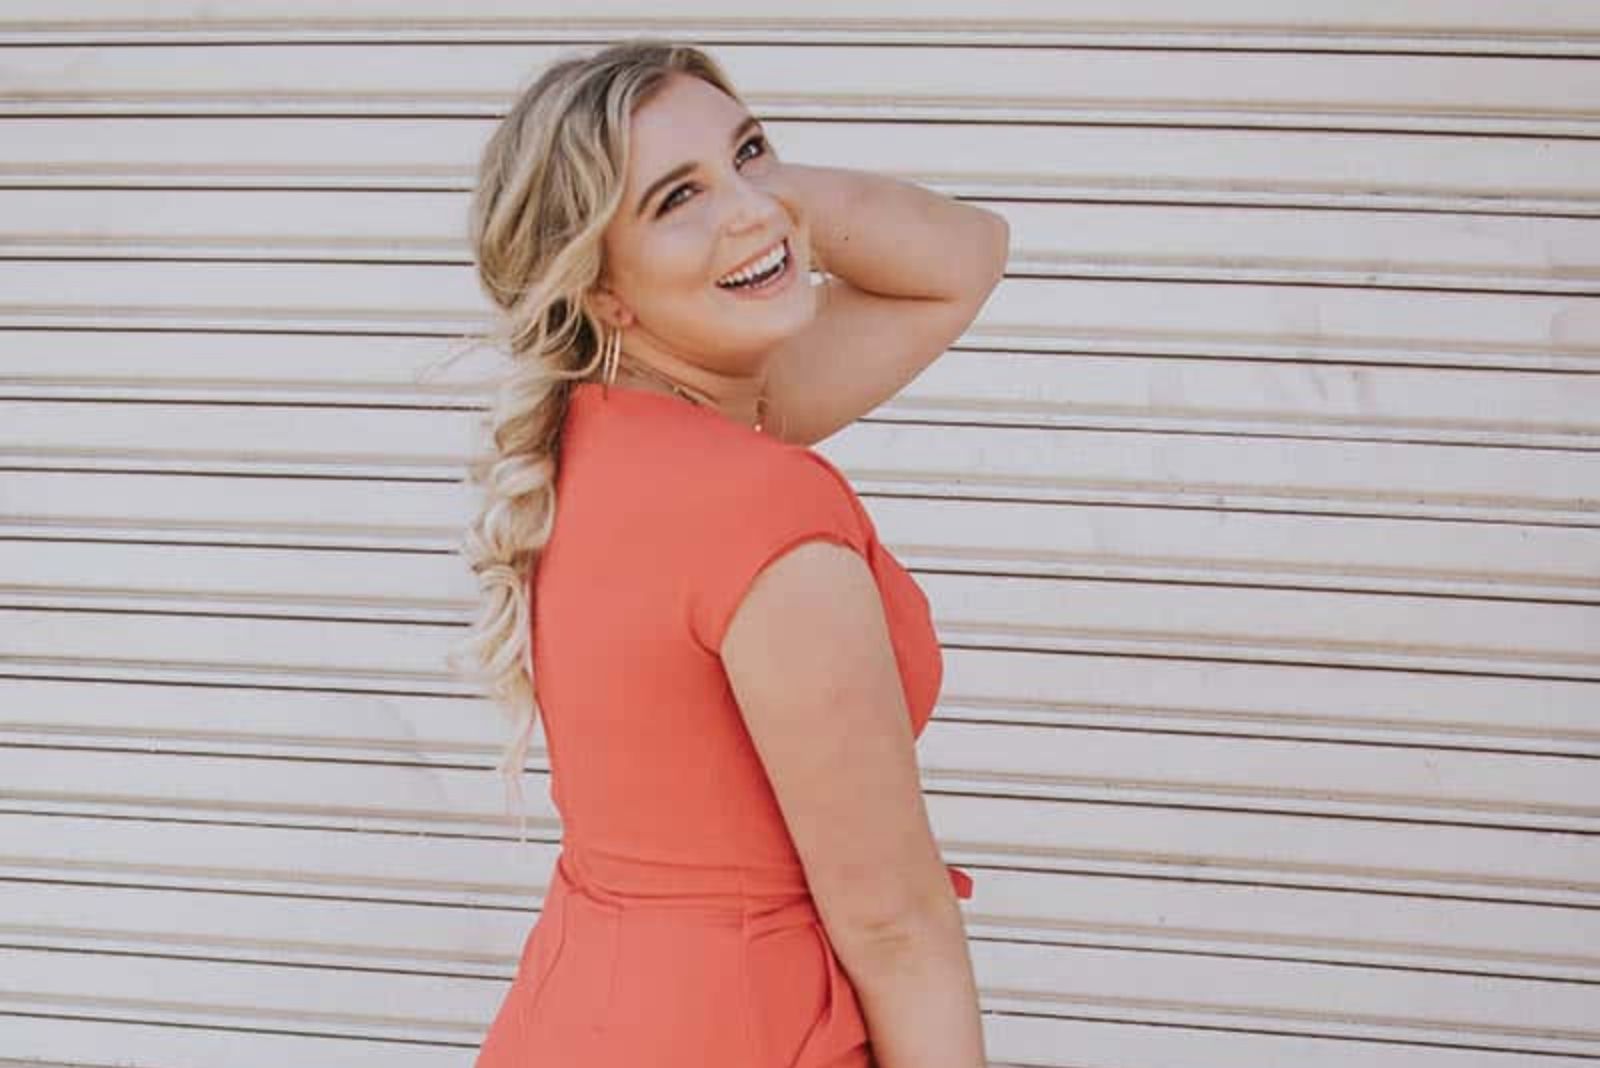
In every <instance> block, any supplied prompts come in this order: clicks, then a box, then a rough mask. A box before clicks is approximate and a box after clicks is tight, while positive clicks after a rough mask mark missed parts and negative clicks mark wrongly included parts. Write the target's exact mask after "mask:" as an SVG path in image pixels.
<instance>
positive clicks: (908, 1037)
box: [835, 897, 988, 1068]
mask: <svg viewBox="0 0 1600 1068" xmlns="http://www.w3.org/2000/svg"><path fill="white" fill-rule="evenodd" d="M835 949H836V951H837V952H838V955H839V962H840V964H841V965H842V966H843V967H844V969H845V971H846V972H847V973H848V974H849V976H850V980H851V984H852V985H853V986H854V987H855V991H856V999H857V1001H858V1002H859V1003H860V1005H861V1011H862V1014H863V1016H865V1018H866V1021H867V1034H868V1036H869V1037H870V1039H871V1042H872V1054H873V1058H874V1060H875V1062H876V1064H877V1068H985V1065H986V1064H987V1063H988V1062H987V1060H986V1058H985V1053H984V1048H983V1027H982V1021H981V1016H980V1013H979V1009H978V985H977V980H976V978H975V976H974V975H973V970H972V958H971V955H970V954H969V952H968V949H967V934H966V927H965V924H964V921H963V920H962V916H961V909H960V906H959V905H957V904H956V901H955V898H954V897H951V898H949V899H948V900H947V901H940V902H939V903H938V904H937V905H935V906H932V907H930V909H929V910H928V914H927V915H926V916H924V917H922V918H921V919H919V920H916V921H914V922H909V923H907V924H905V925H903V926H902V927H900V928H899V929H898V930H897V931H896V933H895V935H894V936H892V937H880V938H877V939H872V940H868V939H864V938H863V939H859V940H850V939H849V938H846V939H844V940H835Z"/></svg>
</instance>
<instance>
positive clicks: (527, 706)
mask: <svg viewBox="0 0 1600 1068" xmlns="http://www.w3.org/2000/svg"><path fill="white" fill-rule="evenodd" d="M471 239H472V243H473V251H474V258H475V261H476V265H477V268H478V272H479V278H480V281H481V283H482V285H483V287H484V289H485V291H486V292H487V293H488V294H489V295H490V297H491V298H492V300H493V301H494V302H495V303H496V305H497V306H498V308H499V310H500V311H502V312H503V313H504V315H503V317H502V318H503V324H504V335H503V336H504V338H505V340H506V342H507V346H508V348H509V351H510V354H511V357H512V359H511V369H510V371H509V374H508V377H507V379H506V381H505V382H504V384H503V386H502V388H501V391H500V393H499V395H498V396H497V398H496V401H495V405H494V408H493V411H492V414H491V423H492V438H493V454H492V455H491V456H488V457H486V458H485V459H484V460H483V461H482V462H481V463H480V464H478V465H477V466H476V467H475V470H474V477H475V479H476V480H477V481H478V482H479V483H480V484H481V486H482V488H483V492H484V502H483V510H482V512H481V514H480V515H479V516H478V517H477V519H476V521H475V522H474V523H473V525H472V527H471V529H470V530H469V532H468V536H467V539H466V553H467V556H468V558H469V561H470V562H471V564H472V567H473V569H474V571H476V572H477V574H478V576H479V579H480V582H481V585H482V588H483V594H484V599H483V605H482V611H481V614H480V615H479V617H478V618H477V620H476V622H475V624H474V626H473V629H472V632H471V634H470V636H469V642H468V644H467V646H466V648H467V650H469V651H470V657H471V663H472V664H473V666H474V667H475V668H477V669H478V673H479V674H480V676H481V677H483V678H484V679H485V680H486V682H487V688H488V690H489V692H490V693H491V694H492V695H493V696H494V697H496V698H498V699H499V700H500V701H501V702H503V703H504V705H505V707H506V708H507V709H508V710H509V711H510V712H511V714H512V715H513V716H514V717H516V719H517V727H518V728H519V729H518V732H517V736H516V738H515V739H514V740H513V742H512V743H511V745H510V747H509V748H508V750H507V754H506V759H505V761H504V762H503V764H502V770H503V771H504V772H506V773H507V774H509V775H511V776H513V777H514V776H516V775H517V774H518V773H520V772H521V770H522V767H523V759H524V754H525V752H526V747H527V744H528V739H529V732H530V731H531V729H532V727H533V724H534V717H535V716H538V717H539V722H540V723H541V724H542V726H543V731H544V735H545V740H546V742H547V748H548V752H549V758H550V767H551V797H552V800H553V802H554V804H555V806H556V809H557V812H558V814H559V816H560V822H561V826H562V831H563V834H562V839H561V853H560V855H559V858H558V861H557V863H556V866H555V869H554V872H553V874H552V877H551V881H550V886H549V888H548V890H547V892H546V894H545V898H544V905H543V908H542V910H541V912H540V915H539V918H538V921H537V922H536V923H535V924H534V925H533V927H532V929H531V931H530V932H529V934H528V936H527V940H526V942H525V943H524V945H523V948H522V953H521V959H520V962H519V965H518V968H517V972H516V976H515V979H514V980H513V982H512V984H511V986H510V989H509V990H508V991H507V993H506V995H505V999H504V1001H503V1003H502V1004H501V1007H500V1010H499V1012H498V1014H497V1016H496V1017H495V1019H494V1022H493V1024H492V1026H491V1028H490V1030H489V1032H488V1035H487V1036H486V1037H485V1039H484V1041H483V1044H482V1047H481V1049H480V1050H479V1053H478V1057H477V1066H478V1068H511V1066H513V1065H517V1066H530V1065H538V1066H541V1068H554V1066H562V1068H567V1066H573V1068H576V1066H583V1068H680V1066H681V1068H822V1066H825V1065H826V1066H833V1068H843V1066H855V1068H864V1066H869V1065H874V1064H875V1065H877V1066H879V1068H980V1066H981V1065H983V1064H984V1051H983V1041H982V1032H981V1029H980V1017H979V1011H978V997H977V988H976V983H975V981H974V977H973V969H972V963H971V960H970V957H969V955H968V950H967V941H966V937H965V931H964V927H963V921H962V916H961V911H960V908H959V904H958V901H957V898H958V896H962V897H964V896H968V895H969V894H970V888H971V885H972V883H971V878H970V876H969V875H968V874H967V873H966V872H963V871H961V870H960V869H957V868H949V867H947V866H946V865H945V864H944V862H943V860H942V858H941V857H940V855H939V852H938V849H937V846H936V844H935V840H934V836H933V833H932V831H931V828H930V825H929V822H928V816H927V811H926V809H925V807H924V802H923V797H922V793H921V790H920V786H919V777H918V772H917V763H916V755H915V749H914V745H915V741H916V738H917V736H918V735H919V734H920V733H921V731H922V729H923V727H924V726H925V725H926V724H927V721H928V718H929V717H930V716H931V715H932V712H933V706H934V701H935V698H936V696H937V694H938V690H939V686H940V681H941V678H942V672H943V662H942V660H941V659H940V652H939V644H938V639H937V635H936V634H935V632H934V628H933V623H932V620H931V617H930V614H929V606H928V601H927V598H926V597H925V596H924V595H923V592H922V590H921V589H920V588H919V587H918V586H917V584H916V582H915V581H914V580H913V579H912V577H911V575H910V574H909V573H908V572H907V571H906V570H905V569H904V568H903V567H901V565H900V564H899V563H898V562H897V561H896V560H895V558H894V557H893V556H892V555H890V553H889V552H888V551H887V550H886V549H885V548H884V546H883V544H882V543H881V542H880V541H879V540H878V536H877V532H876V531H875V529H874V527H873V523H872V520H871V517H870V516H869V515H868V513H867V512H866V511H865V509H864V508H863V507H862V506H861V503H860V501H859V499H858V498H857V496H856V494H855V491H854V490H853V488H852V487H851V485H850V483H849V482H848V481H847V480H846V478H845V477H844V476H843V475H842V474H841V472H840V471H839V470H838V469H837V468H835V467H834V466H833V465H832V464H831V463H830V462H829V461H827V460H826V459H824V458H823V457H822V456H821V455H820V454H819V453H818V452H816V451H815V450H813V449H812V448H810V446H811V445H813V444H815V443H816V442H818V441H820V440H821V439H823V438H825V437H827V436H828V435H829V434H832V433H833V432H835V431H837V430H839V429H840V428H842V427H845V426H847V425H848V424H849V423H851V422H852V421H853V420H855V419H856V418H858V417H860V416H861V415H863V414H865V413H867V412H869V411H871V410H872V409H873V408H875V407H877V406H878V405H879V404H881V403H882V402H883V401H885V400H887V399H888V398H889V397H891V396H893V395H894V394H895V392H896V391H898V390H899V389H900V388H901V387H903V386H904V385H905V384H906V383H907V382H909V381H910V380H911V379H912V378H914V377H915V376H916V375H917V374H918V373H919V372H920V371H921V370H922V369H923V368H925V367H926V366H927V365H928V364H929V363H930V362H931V361H932V360H933V359H934V358H935V357H937V356H938V355H939V354H940V353H941V352H943V351H944V350H945V349H946V347H947V346H948V345H949V344H950V343H951V342H952V341H953V340H954V339H955V338H956V337H957V336H959V335H960V334H961V333H962V331H963V330H964V329H965V328H966V327H967V325H968V324H969V323H970V322H971V321H972V319H973V318H974V316H975V315H976V314H977V312H978V310H979V308H980V307H981V306H982V305H983V303H984V301H985V300H986V299H987V297H988V296H989V294H990V292H991V291H992V290H993V288H994V286H995V285H996V284H997V283H998V280H999V279H1000V277H1001V275H1002V272H1003V270H1004V264H1005V259H1006V251H1007V245H1008V229H1007V226H1006V224H1005V222H1004V220H1003V219H1002V218H1001V217H1000V216H999V215H997V214H994V213H992V212H989V211H985V210H982V209H979V208H975V207H971V206H968V205H963V204H960V203H957V202H955V201H953V200H951V199H949V198H946V197H943V196H939V195H936V194H934V193H932V192H931V191H928V190H926V189H923V188H921V187H919V186H916V185H913V184H910V183H907V182H901V181H898V180H892V179H889V178H887V177H883V176H879V175H874V174H870V173H865V172H858V171H851V170H845V169H840V168H825V167H815V166H804V165H800V164H796V163H787V162H780V161H779V154H778V148H777V146H776V145H775V144H774V143H773V142H772V141H771V140H770V139H769V138H768V136H767V134H766V131H765V128H764V127H763V125H762V123H761V122H760V121H759V120H758V119H757V118H756V117H754V116H753V115H752V114H751V113H750V112H749V111H748V110H747V109H746V107H745V106H744V104H743V103H742V102H741V101H740V99H739V97H738V95H737V94H736V93H735V91H734V89H733V87H732V85H731V84H730V82H729V80H728V78H727V77H726V75H725V73H724V72H723V70H722V69H721V68H720V67H719V66H718V64H717V63H716V62H715V61H714V60H713V59H712V58H710V57H709V56H707V55H706V54H705V53H704V52H702V51H700V50H697V49H695V48H693V47H689V46H687V45H682V44H673V43H670V42H665V41H658V40H650V39H644V40H632V41H627V42H623V43H620V44H616V45H612V46H610V47H607V48H604V49H600V50H598V51H596V52H594V53H591V54H586V55H572V56H568V57H566V58H563V59H561V60H559V61H558V62H556V63H555V64H554V65H552V66H551V67H549V68H548V69H547V70H545V71H544V72H543V73H542V74H541V75H540V76H539V77H538V78H537V79H536V80H535V81H534V82H533V83H532V84H530V85H529V86H528V87H527V88H526V89H525V90H524V91H523V92H522V93H521V95H520V96H519V97H518V98H517V100H516V101H515V103H514V105H513V107H512V108H511V110H510V113H509V114H508V115H507V116H506V118H505V120H504V121H503V122H502V123H500V125H499V126H498V127H497V128H496V129H495V131H494V133H493V135H492V137H491V138H490V140H489V142H488V144H487V146H486V147H485V150H484V154H483V157H482V163H481V170H480V173H479V182H478V185H477V188H476V190H475V193H474V197H473V201H472V210H471ZM819 264H825V265H826V268H827V272H826V273H825V274H824V273H822V272H821V271H820V268H819ZM814 270H817V271H818V274H819V276H820V278H821V281H820V282H818V281H815V280H814V279H813V277H812V274H813V271H814ZM535 690H536V693H537V700H535Z"/></svg>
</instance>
